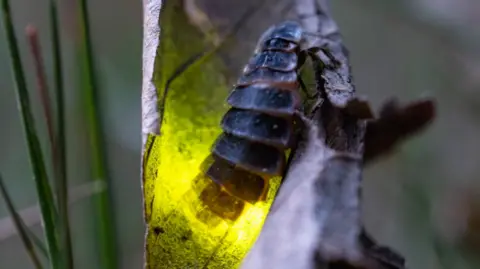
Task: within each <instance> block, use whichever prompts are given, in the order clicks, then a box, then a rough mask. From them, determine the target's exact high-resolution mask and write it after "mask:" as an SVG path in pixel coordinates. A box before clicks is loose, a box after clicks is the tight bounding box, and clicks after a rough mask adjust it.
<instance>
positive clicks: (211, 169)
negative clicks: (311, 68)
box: [200, 21, 315, 220]
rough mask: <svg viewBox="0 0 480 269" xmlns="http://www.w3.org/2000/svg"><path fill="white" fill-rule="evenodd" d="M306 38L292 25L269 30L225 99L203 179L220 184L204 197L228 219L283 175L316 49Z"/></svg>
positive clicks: (261, 197) (206, 192)
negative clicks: (303, 74)
mask: <svg viewBox="0 0 480 269" xmlns="http://www.w3.org/2000/svg"><path fill="white" fill-rule="evenodd" d="M304 39H305V33H304V32H303V30H302V27H301V26H300V24H298V23H297V22H294V21H287V22H283V23H281V24H278V25H275V26H272V27H271V28H270V29H268V30H267V31H266V32H265V33H264V34H263V35H262V37H261V38H260V40H259V43H258V44H257V47H256V50H255V55H254V56H253V57H252V58H251V59H250V61H249V62H248V64H247V65H246V66H245V68H244V70H243V72H242V75H241V77H240V78H239V79H238V81H237V83H236V85H235V86H234V89H233V90H232V92H231V94H230V95H229V97H228V99H227V102H228V104H229V105H230V106H231V108H230V109H229V110H228V112H227V113H226V114H225V116H224V117H223V119H222V122H221V127H222V130H223V133H222V134H221V135H220V136H219V137H218V138H217V141H216V142H215V144H214V145H213V147H212V154H211V156H210V157H209V158H208V160H207V161H206V162H204V170H205V175H206V176H207V177H208V178H210V179H211V180H212V181H214V182H215V183H216V184H212V185H210V186H209V187H207V188H206V189H204V190H203V192H202V194H200V198H201V199H202V200H203V201H204V203H205V204H206V205H207V206H208V207H209V208H210V210H211V211H213V212H214V213H215V214H217V215H219V216H220V217H222V218H224V219H231V220H235V219H236V218H238V216H240V215H241V213H242V210H243V207H244V203H245V202H247V203H251V204H254V203H256V202H258V201H262V200H264V199H265V198H266V194H267V191H268V183H269V179H271V178H272V177H275V176H282V175H283V173H284V172H285V169H286V150H288V149H291V148H292V147H293V145H294V144H295V137H296V133H297V132H296V130H297V129H298V128H296V127H297V126H301V124H300V122H301V121H298V115H300V114H301V113H302V112H301V111H303V110H304V107H303V101H302V97H301V95H300V89H303V90H306V89H305V85H304V83H303V82H302V81H301V79H300V76H299V71H300V69H301V67H302V66H303V64H304V62H305V60H306V58H307V56H308V54H309V52H310V51H311V50H312V48H305V47H304V45H303V42H304V41H305V40H304ZM314 49H315V48H314ZM207 197H210V199H209V198H207ZM212 197H216V198H214V199H213V200H212Z"/></svg>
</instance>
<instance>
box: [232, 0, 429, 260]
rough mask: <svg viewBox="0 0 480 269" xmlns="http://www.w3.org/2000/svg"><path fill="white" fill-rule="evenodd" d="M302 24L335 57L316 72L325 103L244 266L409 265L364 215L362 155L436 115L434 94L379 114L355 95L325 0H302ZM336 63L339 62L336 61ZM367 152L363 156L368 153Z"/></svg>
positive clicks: (378, 151) (388, 145)
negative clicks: (371, 230)
mask: <svg viewBox="0 0 480 269" xmlns="http://www.w3.org/2000/svg"><path fill="white" fill-rule="evenodd" d="M297 12H298V14H299V15H300V18H301V21H302V23H303V26H304V28H305V29H306V30H307V31H309V32H312V33H316V34H319V35H320V36H324V37H328V38H329V39H330V40H331V41H332V42H329V44H328V49H329V51H331V53H332V54H333V56H334V58H335V59H336V60H337V61H338V63H335V65H330V66H329V64H328V63H327V65H325V64H324V63H325V62H328V59H325V57H324V55H320V54H319V55H318V56H319V58H321V61H318V62H317V63H316V64H317V67H318V70H317V72H316V80H317V87H318V90H319V91H320V92H321V93H322V94H323V99H324V100H323V103H322V104H321V105H320V107H319V108H318V109H317V110H316V112H315V114H314V115H313V120H312V122H310V123H309V124H307V128H306V130H305V138H304V139H303V140H302V141H301V142H300V145H299V148H298V149H297V151H296V152H295V157H294V160H293V162H292V164H291V166H290V170H289V171H288V173H287V174H286V177H285V179H284V183H283V185H282V187H281V188H280V190H279V193H278V195H277V198H276V200H275V202H274V204H273V205H272V208H271V211H270V213H269V215H268V217H267V219H266V222H265V225H264V227H263V230H262V232H261V234H260V236H259V238H258V239H257V242H256V243H255V245H254V247H253V248H252V249H251V251H250V253H249V254H248V255H247V257H246V258H245V259H244V261H243V264H242V267H241V268H243V269H257V268H258V269H260V268H275V269H287V268H288V269H290V268H298V269H313V268H368V269H373V268H375V269H376V268H395V269H400V268H406V267H405V260H404V258H403V257H402V256H401V255H399V254H397V253H396V252H394V251H393V250H391V249H390V248H388V247H384V246H380V245H378V244H377V243H376V242H375V241H374V240H373V239H372V238H371V237H370V236H369V235H368V234H367V233H366V231H365V230H364V227H363V224H362V221H361V180H362V169H363V166H364V164H365V163H367V162H369V161H371V160H373V159H375V158H376V157H378V156H380V155H383V154H385V153H387V152H389V151H390V150H391V149H392V148H393V147H394V146H395V145H396V144H397V143H398V142H400V141H402V140H403V138H406V137H408V136H409V135H411V134H413V133H415V132H417V131H419V130H421V129H422V128H423V127H424V126H426V125H427V123H429V122H430V121H431V120H432V118H433V116H434V103H433V101H432V100H422V101H419V102H416V103H413V104H410V105H407V106H404V107H401V106H399V105H396V103H393V102H389V103H387V104H386V105H385V106H384V108H383V109H382V112H381V113H380V117H379V118H378V119H373V120H372V119H370V120H369V119H368V118H369V117H371V116H373V115H372V113H371V112H370V111H371V110H370V107H369V105H368V103H367V102H366V101H365V100H364V99H363V98H359V97H357V96H356V93H355V87H354V85H353V83H352V75H351V70H350V65H349V62H348V51H347V49H346V48H345V46H344V45H343V42H342V39H341V35H340V33H339V30H338V26H337V25H336V23H335V22H334V21H333V19H332V17H331V16H330V12H329V9H328V1H326V0H297ZM331 66H334V67H331ZM364 157H365V158H364Z"/></svg>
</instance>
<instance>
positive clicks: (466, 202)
mask: <svg viewBox="0 0 480 269" xmlns="http://www.w3.org/2000/svg"><path fill="white" fill-rule="evenodd" d="M229 1H231V2H232V4H237V5H239V4H241V1H239V0H238V1H237V0H229ZM11 2H12V9H13V13H14V14H13V16H14V21H15V26H16V30H17V38H18V40H19V43H20V49H21V53H22V60H23V63H24V67H25V69H26V72H27V79H28V83H29V84H28V86H29V87H30V89H35V78H34V76H33V69H32V61H31V57H30V54H29V52H28V48H27V46H26V43H25V37H24V28H25V26H26V25H27V24H29V23H31V24H33V25H35V26H37V27H38V28H39V31H40V33H41V40H42V45H43V53H44V59H45V61H46V65H47V71H48V72H50V69H51V54H50V44H49V43H47V42H48V40H49V35H50V33H49V30H48V17H47V14H48V10H47V1H45V0H44V1H32V0H15V1H11ZM59 2H60V14H61V22H62V24H61V27H62V29H61V37H62V46H63V47H62V49H63V62H64V67H65V74H66V99H67V101H66V108H67V119H68V124H67V128H68V132H67V134H68V148H69V149H68V153H69V156H68V167H69V180H70V186H71V187H72V188H73V189H74V191H72V192H71V193H72V195H73V193H75V187H81V186H83V187H85V186H87V187H88V186H89V185H85V184H88V182H90V178H89V176H90V174H89V171H88V169H86V167H88V158H89V157H88V152H87V150H86V149H87V148H88V141H87V138H86V132H85V128H86V127H85V118H84V116H83V115H84V110H83V104H82V102H81V101H82V88H81V87H79V86H77V85H79V83H78V82H79V72H80V71H79V69H78V64H77V59H76V57H77V56H78V41H79V31H78V25H77V18H76V16H77V14H76V13H77V9H78V6H77V5H78V3H77V1H74V0H67V1H59ZM89 2H90V3H89V5H90V19H91V27H92V35H93V36H92V37H93V43H94V49H95V55H96V64H97V71H98V73H99V79H100V92H99V96H100V106H101V113H102V120H103V122H104V130H103V131H104V133H105V135H106V137H107V142H106V147H107V150H108V164H109V171H110V176H111V179H112V192H113V193H114V197H113V199H114V204H115V220H116V227H114V228H115V229H116V230H117V234H118V238H119V242H118V249H119V259H120V261H121V265H122V268H142V266H143V262H142V259H143V249H142V248H143V239H144V231H143V219H142V218H143V217H142V202H141V188H140V176H139V175H140V154H141V152H140V148H141V136H140V132H141V129H140V126H141V123H140V115H141V112H140V111H141V107H140V94H141V70H142V65H141V59H142V58H141V57H142V54H141V53H142V31H143V30H142V2H141V1H132V0H117V1H112V0H110V1H108V0H97V1H89ZM332 2H334V3H333V5H332V8H333V12H334V15H335V19H336V20H337V22H338V24H339V26H340V29H341V31H342V34H343V36H344V38H345V42H346V44H347V46H348V48H349V49H350V51H351V61H352V65H353V72H354V79H355V83H356V85H357V90H358V91H359V92H360V93H361V94H364V95H367V96H368V97H369V99H370V100H371V102H372V103H373V105H374V107H376V108H377V107H378V106H379V105H380V104H381V102H382V101H384V100H385V99H387V98H388V97H391V96H398V97H399V98H400V100H401V101H404V102H406V101H409V100H413V99H415V98H418V97H421V96H425V95H429V96H434V97H435V98H436V99H437V105H438V117H437V119H436V121H435V122H434V124H433V125H432V126H431V127H430V128H429V129H428V130H427V131H426V132H424V133H422V134H421V135H419V136H417V137H415V138H414V139H412V140H409V141H408V142H407V143H406V144H404V145H403V146H402V147H401V148H399V149H398V151H397V152H396V153H395V155H393V156H391V157H389V158H386V159H384V160H382V161H379V162H377V163H375V164H373V165H372V166H370V167H368V168H367V169H366V172H365V176H364V178H365V181H364V196H363V197H364V200H365V202H364V217H365V218H364V219H365V222H366V226H367V229H368V230H369V231H370V232H371V233H372V234H373V235H374V236H375V237H376V238H377V239H378V240H379V241H380V242H382V243H386V244H389V245H391V246H393V247H394V248H396V249H398V250H399V251H400V252H401V253H402V254H404V255H405V256H406V258H407V262H408V264H409V267H410V268H414V269H415V268H428V269H435V268H480V267H479V266H480V263H479V261H480V255H479V254H480V199H478V198H477V197H480V196H479V195H478V191H477V189H479V188H480V184H479V182H478V181H479V180H478V175H479V174H480V165H479V164H480V161H479V160H480V157H479V152H480V142H479V139H478V137H480V124H478V122H479V119H480V94H479V90H480V28H479V27H478V25H480V3H479V2H478V1H475V0H421V1H420V0H415V1H414V0H403V1H384V0H364V1H354V0H336V1H332ZM3 38H4V37H3V33H2V36H1V37H0V126H1V127H0V130H1V132H0V152H1V154H0V171H2V173H3V176H4V178H5V180H6V183H7V187H8V189H9V191H10V193H11V194H12V196H13V197H14V199H15V203H16V206H17V208H18V209H21V210H23V209H26V210H29V209H31V208H32V207H34V206H36V194H35V190H34V184H33V181H32V173H31V169H30V165H29V163H28V158H27V155H26V153H27V150H26V147H25V142H24V136H23V132H22V129H21V125H20V120H19V115H18V110H17V108H16V100H15V94H14V91H13V85H12V79H11V74H10V66H9V60H8V54H7V48H6V42H4V39H3ZM249 42H250V41H249ZM245 61H246V60H245ZM243 64H244V63H243V62H242V63H238V65H243ZM48 75H49V76H50V78H51V73H49V74H48ZM49 82H50V85H51V84H52V83H51V81H49ZM31 96H32V100H31V101H32V103H33V105H34V112H35V113H36V114H38V115H40V114H41V113H42V111H41V108H40V106H39V103H38V95H37V93H36V92H35V91H31ZM40 119H41V118H40V117H39V118H38V120H37V126H38V129H39V131H40V133H41V134H43V136H42V137H41V141H42V143H43V144H46V142H47V137H46V135H45V134H46V128H45V126H44V124H43V121H41V120H40ZM77 190H78V189H77ZM78 192H80V191H79V190H78ZM92 195H93V194H91V193H90V194H88V191H87V195H83V197H81V198H79V199H75V201H73V202H72V203H71V207H70V208H71V210H70V214H71V219H72V223H73V231H72V233H73V241H74V248H75V262H76V265H77V268H99V265H98V264H99V263H98V255H97V253H96V251H97V249H96V248H95V246H96V238H95V237H94V236H93V235H94V233H93V230H94V227H93V225H94V222H93V221H92V219H91V217H90V216H92V208H93V204H92V199H91V196H92ZM31 212H32V211H30V213H29V215H30V216H33V217H32V218H33V219H35V217H34V215H35V213H31ZM7 222H8V213H7V211H6V208H5V207H4V206H3V201H2V202H0V268H2V269H3V268H7V269H16V268H22V269H23V268H33V267H32V264H31V262H30V260H29V259H28V257H27V255H26V253H25V251H24V250H23V245H22V243H21V241H20V239H19V238H18V236H17V235H16V234H15V233H14V232H15V231H14V230H12V229H11V228H9V227H10V226H9V225H8V223H7ZM31 227H33V230H34V231H35V232H37V233H39V232H40V225H39V223H38V221H37V222H36V224H35V225H33V226H31ZM476 256H478V259H479V261H477V258H476Z"/></svg>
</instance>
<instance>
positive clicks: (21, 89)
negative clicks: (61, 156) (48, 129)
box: [1, 0, 59, 268]
mask: <svg viewBox="0 0 480 269" xmlns="http://www.w3.org/2000/svg"><path fill="white" fill-rule="evenodd" d="M1 6H2V17H3V26H4V29H5V34H6V40H7V43H8V47H9V50H10V60H11V63H12V72H13V77H14V84H15V89H16V94H17V102H18V106H19V109H20V114H21V117H22V123H23V128H24V132H25V137H26V140H27V148H28V151H29V157H30V164H31V166H32V168H33V175H34V180H35V184H36V189H37V195H38V199H39V204H40V209H41V212H42V218H43V223H44V227H45V229H44V230H45V237H46V241H47V245H48V252H49V258H50V262H51V265H52V268H57V261H58V253H59V249H58V242H57V232H56V227H55V219H56V209H55V205H54V202H53V195H52V191H51V189H50V185H49V183H48V177H47V172H46V169H45V164H44V161H43V156H42V151H41V147H40V142H39V140H38V137H37V134H36V130H35V123H34V119H33V115H32V111H31V109H30V100H29V96H28V91H27V85H26V82H25V76H24V73H23V67H22V63H21V60H20V53H19V51H18V45H17V39H16V37H15V32H14V29H13V24H12V20H11V10H10V4H9V1H8V0H1Z"/></svg>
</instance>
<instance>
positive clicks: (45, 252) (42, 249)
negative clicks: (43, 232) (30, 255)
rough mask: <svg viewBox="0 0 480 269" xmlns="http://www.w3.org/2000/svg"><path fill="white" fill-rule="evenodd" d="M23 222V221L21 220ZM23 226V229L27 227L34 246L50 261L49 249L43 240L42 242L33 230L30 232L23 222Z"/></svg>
mask: <svg viewBox="0 0 480 269" xmlns="http://www.w3.org/2000/svg"><path fill="white" fill-rule="evenodd" d="M20 220H22V219H20ZM22 225H23V227H25V230H26V231H27V233H28V236H29V237H30V239H32V242H33V244H34V245H35V246H36V247H37V249H38V250H40V253H41V254H42V255H43V256H44V257H45V258H46V259H48V250H47V247H46V246H45V244H44V243H43V241H42V240H40V238H38V236H37V235H36V234H34V233H33V232H32V230H30V229H29V228H28V227H27V226H26V225H25V223H24V222H23V221H22Z"/></svg>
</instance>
